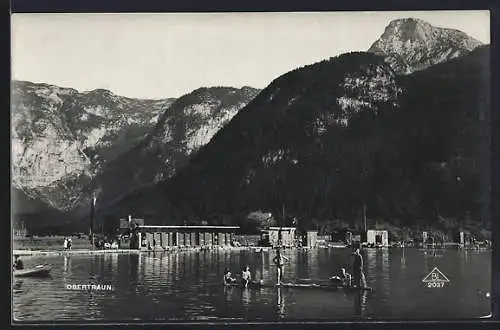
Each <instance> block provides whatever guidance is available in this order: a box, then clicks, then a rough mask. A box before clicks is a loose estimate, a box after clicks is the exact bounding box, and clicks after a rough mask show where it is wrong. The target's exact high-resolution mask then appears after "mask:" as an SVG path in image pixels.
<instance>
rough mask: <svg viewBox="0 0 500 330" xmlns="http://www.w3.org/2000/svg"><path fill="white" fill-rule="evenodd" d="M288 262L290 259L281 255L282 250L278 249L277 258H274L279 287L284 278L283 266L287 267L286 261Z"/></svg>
mask: <svg viewBox="0 0 500 330" xmlns="http://www.w3.org/2000/svg"><path fill="white" fill-rule="evenodd" d="M288 260H289V259H288V258H287V257H285V256H284V255H282V254H281V249H280V248H279V247H278V249H277V250H276V256H275V257H274V258H273V262H274V264H275V265H276V267H277V272H278V274H277V275H278V281H277V285H280V284H281V278H282V277H283V266H284V265H285V261H288Z"/></svg>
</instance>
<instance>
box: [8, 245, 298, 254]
mask: <svg viewBox="0 0 500 330" xmlns="http://www.w3.org/2000/svg"><path fill="white" fill-rule="evenodd" d="M287 249H290V248H287ZM251 250H255V251H257V252H261V251H264V252H269V251H270V250H272V248H271V247H250V246H249V247H246V246H245V247H233V246H231V247H229V246H217V247H211V248H202V247H177V246H176V247H168V248H165V249H163V248H162V249H155V250H147V249H103V250H101V249H99V250H90V249H75V250H28V249H26V250H21V249H14V250H12V254H13V255H19V256H58V255H62V256H65V255H99V254H140V253H144V254H149V253H166V252H201V251H208V252H212V251H251Z"/></svg>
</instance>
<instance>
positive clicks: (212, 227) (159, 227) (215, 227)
mask: <svg viewBox="0 0 500 330" xmlns="http://www.w3.org/2000/svg"><path fill="white" fill-rule="evenodd" d="M139 228H152V229H240V227H239V226H146V225H142V226H139Z"/></svg>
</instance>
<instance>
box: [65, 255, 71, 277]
mask: <svg viewBox="0 0 500 330" xmlns="http://www.w3.org/2000/svg"><path fill="white" fill-rule="evenodd" d="M64 274H65V275H71V257H70V256H67V255H65V256H64Z"/></svg>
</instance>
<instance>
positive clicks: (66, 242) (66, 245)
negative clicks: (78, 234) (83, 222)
mask: <svg viewBox="0 0 500 330" xmlns="http://www.w3.org/2000/svg"><path fill="white" fill-rule="evenodd" d="M63 247H64V249H65V250H67V249H68V239H67V238H66V237H64V243H63Z"/></svg>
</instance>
